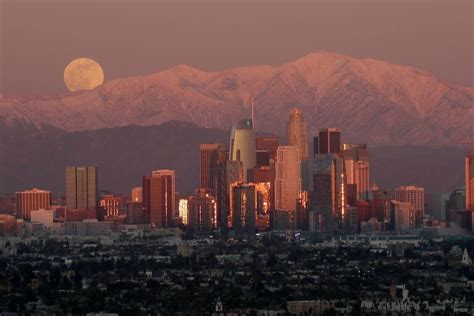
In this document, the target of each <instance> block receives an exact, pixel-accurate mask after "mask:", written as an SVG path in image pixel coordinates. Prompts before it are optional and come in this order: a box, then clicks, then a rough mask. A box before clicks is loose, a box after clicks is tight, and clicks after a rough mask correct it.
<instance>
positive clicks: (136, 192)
mask: <svg viewBox="0 0 474 316" xmlns="http://www.w3.org/2000/svg"><path fill="white" fill-rule="evenodd" d="M131 201H133V202H143V190H142V187H135V188H132V196H131Z"/></svg>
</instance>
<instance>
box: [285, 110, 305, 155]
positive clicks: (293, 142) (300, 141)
mask: <svg viewBox="0 0 474 316" xmlns="http://www.w3.org/2000/svg"><path fill="white" fill-rule="evenodd" d="M286 136H287V140H288V145H289V146H296V147H297V148H298V150H299V153H300V161H301V160H307V159H308V157H309V155H308V126H307V125H306V122H305V120H304V117H303V110H301V109H298V108H293V109H291V110H290V117H289V119H288V123H287V125H286Z"/></svg>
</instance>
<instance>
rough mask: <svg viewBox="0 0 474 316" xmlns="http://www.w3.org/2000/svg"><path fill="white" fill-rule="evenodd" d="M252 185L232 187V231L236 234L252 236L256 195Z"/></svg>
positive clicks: (255, 213) (255, 214)
mask: <svg viewBox="0 0 474 316" xmlns="http://www.w3.org/2000/svg"><path fill="white" fill-rule="evenodd" d="M256 193H257V192H256V187H255V185H254V184H237V185H234V186H232V229H233V230H234V231H235V232H236V233H238V234H254V233H255V230H256V217H257V205H256V200H257V194H256Z"/></svg>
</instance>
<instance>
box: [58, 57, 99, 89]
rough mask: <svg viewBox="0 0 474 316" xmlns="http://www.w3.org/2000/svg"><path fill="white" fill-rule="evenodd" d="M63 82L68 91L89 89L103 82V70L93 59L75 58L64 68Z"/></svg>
mask: <svg viewBox="0 0 474 316" xmlns="http://www.w3.org/2000/svg"><path fill="white" fill-rule="evenodd" d="M64 83H65V84H66V87H67V88H68V89H69V90H70V91H79V90H91V89H94V88H95V87H97V86H100V85H101V84H103V83H104V71H103V70H102V67H101V66H100V65H99V63H97V62H96V61H95V60H92V59H90V58H77V59H74V60H73V61H71V62H70V63H69V65H67V67H66V69H64Z"/></svg>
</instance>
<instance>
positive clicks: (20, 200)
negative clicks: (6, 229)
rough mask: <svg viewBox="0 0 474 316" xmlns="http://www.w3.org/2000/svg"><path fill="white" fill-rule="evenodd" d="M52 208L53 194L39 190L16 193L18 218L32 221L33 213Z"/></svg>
mask: <svg viewBox="0 0 474 316" xmlns="http://www.w3.org/2000/svg"><path fill="white" fill-rule="evenodd" d="M50 208H51V192H50V191H45V190H39V189H33V190H30V191H23V192H16V217H17V218H22V219H28V220H29V219H31V211H35V210H39V209H47V210H49V209H50Z"/></svg>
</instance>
